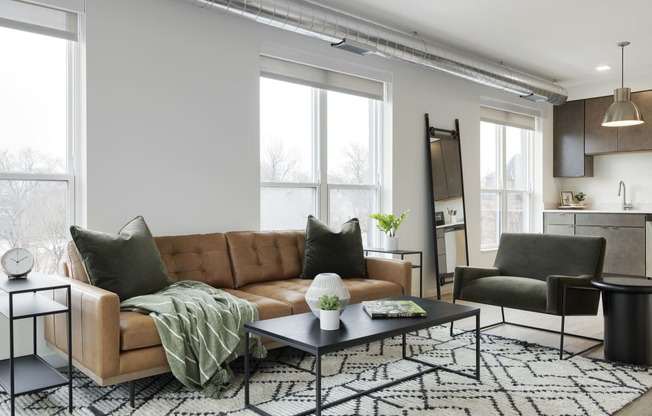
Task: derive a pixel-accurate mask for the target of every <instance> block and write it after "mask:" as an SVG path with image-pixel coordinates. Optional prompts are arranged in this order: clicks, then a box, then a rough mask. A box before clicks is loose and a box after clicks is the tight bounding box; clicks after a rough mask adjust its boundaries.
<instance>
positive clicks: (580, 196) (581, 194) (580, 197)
mask: <svg viewBox="0 0 652 416" xmlns="http://www.w3.org/2000/svg"><path fill="white" fill-rule="evenodd" d="M575 199H576V200H577V202H583V201H584V200H585V199H586V194H585V193H584V192H578V193H577V194H576V195H575Z"/></svg>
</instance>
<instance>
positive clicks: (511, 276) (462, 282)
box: [451, 233, 607, 358]
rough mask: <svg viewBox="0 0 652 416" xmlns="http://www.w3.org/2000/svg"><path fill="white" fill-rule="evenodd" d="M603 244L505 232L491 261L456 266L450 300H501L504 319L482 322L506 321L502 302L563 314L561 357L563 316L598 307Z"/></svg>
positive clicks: (594, 239)
mask: <svg viewBox="0 0 652 416" xmlns="http://www.w3.org/2000/svg"><path fill="white" fill-rule="evenodd" d="M606 244H607V242H606V240H605V239H604V238H602V237H589V236H575V235H558V234H516V233H503V234H502V236H501V239H500V244H499V246H498V253H497V254H496V260H495V262H494V266H493V267H489V268H479V267H468V266H459V267H457V268H456V269H455V280H454V283H453V302H455V301H456V300H457V299H460V300H465V301H470V302H477V303H484V304H489V305H495V306H500V307H501V312H502V319H503V320H502V322H499V323H498V324H493V325H489V326H487V327H485V328H488V327H493V326H496V325H501V324H505V323H508V322H506V321H505V312H504V308H513V309H521V310H526V311H531V312H540V313H546V314H552V315H559V316H561V331H560V334H561V337H560V338H561V339H560V347H559V348H560V351H559V356H560V358H562V357H563V348H564V323H565V317H566V316H568V315H596V314H597V312H598V304H599V302H600V291H599V290H596V289H595V288H593V287H592V286H591V279H593V278H596V277H600V276H601V275H602V266H603V263H604V253H605V247H606ZM512 324H513V323H512ZM513 325H516V324H513ZM519 325H520V324H519ZM521 326H526V325H521ZM530 328H532V327H530ZM452 329H453V328H452V325H451V333H452ZM537 329H540V328H537ZM555 332H556V331H555ZM566 335H572V334H566ZM572 336H577V337H581V338H585V339H590V340H594V341H602V340H599V339H595V338H589V337H584V336H580V335H572ZM598 345H599V344H598ZM591 348H594V347H591ZM591 348H588V349H591ZM588 349H587V350H588ZM585 351H586V350H585ZM585 351H582V352H585ZM574 355H575V354H574Z"/></svg>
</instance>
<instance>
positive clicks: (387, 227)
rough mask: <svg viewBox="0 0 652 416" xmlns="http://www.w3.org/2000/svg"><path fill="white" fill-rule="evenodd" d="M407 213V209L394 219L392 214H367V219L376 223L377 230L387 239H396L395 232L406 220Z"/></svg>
mask: <svg viewBox="0 0 652 416" xmlns="http://www.w3.org/2000/svg"><path fill="white" fill-rule="evenodd" d="M408 212H410V210H409V209H408V210H407V211H405V212H404V213H402V214H401V215H400V216H398V217H395V216H394V214H380V213H377V214H369V218H373V219H374V220H377V221H378V224H376V227H378V229H379V230H381V231H383V232H384V233H385V234H387V235H388V236H389V237H396V231H398V227H400V226H401V224H402V223H403V221H405V219H406V218H407V216H408Z"/></svg>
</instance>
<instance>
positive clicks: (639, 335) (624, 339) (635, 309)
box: [591, 277, 652, 365]
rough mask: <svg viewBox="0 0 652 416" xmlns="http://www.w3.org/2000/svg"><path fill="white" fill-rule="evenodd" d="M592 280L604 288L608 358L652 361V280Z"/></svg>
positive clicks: (605, 278) (606, 352)
mask: <svg viewBox="0 0 652 416" xmlns="http://www.w3.org/2000/svg"><path fill="white" fill-rule="evenodd" d="M591 284H592V285H593V286H594V287H597V288H598V289H600V290H602V310H603V313H604V357H605V359H607V360H610V361H619V362H622V363H629V364H644V365H652V280H649V279H646V278H642V277H641V278H637V277H602V278H598V279H593V280H591Z"/></svg>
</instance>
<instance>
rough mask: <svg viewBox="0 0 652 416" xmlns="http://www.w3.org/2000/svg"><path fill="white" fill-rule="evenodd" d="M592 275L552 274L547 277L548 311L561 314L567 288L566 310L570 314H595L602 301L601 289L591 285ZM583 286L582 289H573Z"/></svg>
mask: <svg viewBox="0 0 652 416" xmlns="http://www.w3.org/2000/svg"><path fill="white" fill-rule="evenodd" d="M591 279H593V276H591V275H581V276H565V275H550V276H548V277H547V278H546V286H547V293H546V299H547V303H546V312H548V313H554V314H557V315H561V313H562V308H563V301H564V288H565V287H566V286H569V288H568V289H567V290H566V312H567V314H569V315H574V314H578V315H595V314H596V313H597V311H598V303H599V301H600V290H599V289H597V288H594V287H593V286H592V285H591ZM573 288H581V289H573Z"/></svg>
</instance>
